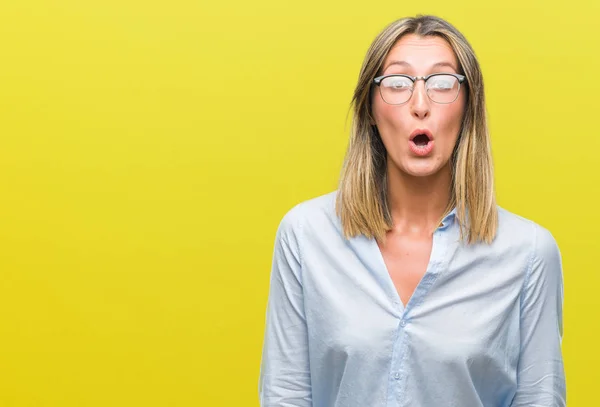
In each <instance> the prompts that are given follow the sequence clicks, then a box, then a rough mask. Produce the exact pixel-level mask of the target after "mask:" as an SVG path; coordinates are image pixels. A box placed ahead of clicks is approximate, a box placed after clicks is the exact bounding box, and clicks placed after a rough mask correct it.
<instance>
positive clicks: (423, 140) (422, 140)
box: [413, 134, 430, 147]
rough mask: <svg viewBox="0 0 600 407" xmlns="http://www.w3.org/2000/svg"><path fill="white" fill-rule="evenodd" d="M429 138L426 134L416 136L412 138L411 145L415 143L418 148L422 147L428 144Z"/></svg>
mask: <svg viewBox="0 0 600 407" xmlns="http://www.w3.org/2000/svg"><path fill="white" fill-rule="evenodd" d="M429 141H430V140H429V137H428V136H427V134H418V135H416V136H415V137H414V138H413V143H415V144H416V145H417V146H419V147H424V146H426V145H427V144H429Z"/></svg>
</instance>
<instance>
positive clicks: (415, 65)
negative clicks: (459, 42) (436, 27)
mask: <svg viewBox="0 0 600 407" xmlns="http://www.w3.org/2000/svg"><path fill="white" fill-rule="evenodd" d="M397 62H401V63H402V64H397ZM440 63H448V64H450V65H451V66H452V67H453V68H454V70H455V71H457V70H458V60H457V58H456V55H455V54H454V51H453V50H452V47H451V46H450V44H449V43H448V42H447V41H446V40H445V39H443V38H441V37H435V36H427V37H421V36H418V35H415V34H407V35H405V36H403V37H402V38H400V39H399V40H398V41H396V43H395V44H394V45H393V46H392V48H391V49H390V51H389V52H388V54H387V56H386V58H385V60H384V63H383V69H384V71H385V70H387V68H388V67H392V66H394V67H403V66H404V67H406V68H412V69H413V70H415V71H420V72H422V71H427V70H428V69H430V68H431V67H432V66H433V65H434V64H438V66H439V64H440Z"/></svg>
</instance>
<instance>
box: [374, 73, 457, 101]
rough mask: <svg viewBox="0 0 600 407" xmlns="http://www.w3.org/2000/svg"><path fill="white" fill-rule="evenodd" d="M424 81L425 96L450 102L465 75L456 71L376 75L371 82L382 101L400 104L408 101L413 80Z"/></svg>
mask: <svg viewBox="0 0 600 407" xmlns="http://www.w3.org/2000/svg"><path fill="white" fill-rule="evenodd" d="M419 79H423V80H424V81H425V89H426V91H427V96H429V99H431V100H432V101H433V102H435V103H443V104H447V103H452V102H454V101H455V100H456V98H458V92H459V90H460V84H461V83H463V82H464V81H465V79H466V78H465V76H463V75H459V74H456V73H433V74H431V75H427V76H410V75H402V74H391V75H384V76H378V77H377V78H375V79H373V83H374V84H375V85H377V86H379V93H380V94H381V98H382V99H383V100H384V102H386V103H388V104H390V105H401V104H403V103H406V102H408V100H409V99H410V98H411V96H412V94H413V91H414V89H415V82H416V81H418V80H419Z"/></svg>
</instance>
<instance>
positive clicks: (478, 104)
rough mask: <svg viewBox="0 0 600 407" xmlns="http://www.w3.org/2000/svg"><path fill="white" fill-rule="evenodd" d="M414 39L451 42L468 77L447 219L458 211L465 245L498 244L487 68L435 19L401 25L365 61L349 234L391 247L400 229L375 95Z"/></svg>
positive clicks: (346, 199)
mask: <svg viewBox="0 0 600 407" xmlns="http://www.w3.org/2000/svg"><path fill="white" fill-rule="evenodd" d="M406 34H416V35H419V36H423V37H425V36H437V37H441V38H443V39H445V40H446V41H447V42H448V43H449V45H450V46H451V47H452V49H453V50H454V53H455V54H456V56H457V59H458V62H459V66H460V71H461V72H460V73H462V74H464V75H465V76H466V78H467V80H466V91H467V101H466V105H465V112H464V115H463V121H462V124H461V130H460V133H459V137H458V140H457V142H456V146H455V148H454V151H453V153H452V157H451V158H450V165H451V171H452V193H451V199H450V201H449V202H448V205H447V207H446V210H445V211H444V215H443V216H442V217H441V218H440V221H441V220H442V219H443V218H444V217H445V216H446V215H447V214H448V213H450V211H452V209H453V208H456V219H457V220H458V221H459V225H460V238H461V240H465V241H466V242H467V243H469V244H470V243H474V242H477V241H484V242H486V243H491V242H492V240H493V239H494V237H495V235H496V231H497V227H498V226H497V223H498V211H497V207H496V198H495V191H494V170H493V162H492V153H491V145H490V144H491V143H490V136H489V131H488V124H487V114H486V106H485V95H484V89H483V77H482V74H481V68H480V66H479V62H478V61H477V58H476V56H475V52H474V51H473V49H472V48H471V45H470V44H469V43H468V42H467V40H466V38H465V37H464V36H463V35H462V34H461V33H460V32H459V31H458V30H457V29H456V28H455V27H453V26H452V25H451V24H450V23H448V22H447V21H445V20H443V19H441V18H439V17H435V16H430V15H425V16H423V15H418V16H416V17H411V18H402V19H400V20H397V21H394V22H393V23H391V24H390V25H388V26H387V27H386V28H385V29H384V30H383V31H382V32H381V33H380V34H379V35H378V36H377V37H376V38H375V40H374V41H373V43H372V44H371V46H370V48H369V50H368V51H367V54H366V56H365V59H364V62H363V65H362V68H361V70H360V75H359V78H358V83H357V85H356V89H355V90H354V96H353V98H352V109H353V118H352V129H351V136H350V143H349V146H348V150H347V152H346V157H345V160H344V165H343V169H342V173H341V178H340V185H339V188H338V191H337V199H336V212H337V214H338V216H339V217H340V220H341V224H342V228H343V232H344V235H345V237H346V238H349V237H353V236H357V235H360V234H363V235H365V236H367V237H369V238H372V237H374V238H376V239H377V240H380V241H385V236H386V231H388V230H390V229H391V228H392V217H391V213H390V208H389V206H388V199H387V167H386V165H387V152H386V149H385V147H384V145H383V142H382V141H381V138H380V136H379V133H378V132H377V128H376V127H375V125H374V124H373V123H374V118H373V116H372V106H371V92H372V89H373V85H372V83H373V78H374V77H376V76H377V75H378V73H379V71H380V69H381V67H382V65H383V62H384V60H385V58H386V56H387V54H388V52H389V51H390V49H391V48H392V46H393V45H394V44H395V43H396V41H398V40H399V39H400V38H401V37H402V36H404V35H406Z"/></svg>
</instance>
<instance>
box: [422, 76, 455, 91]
mask: <svg viewBox="0 0 600 407" xmlns="http://www.w3.org/2000/svg"><path fill="white" fill-rule="evenodd" d="M456 82H457V81H456V78H455V77H454V76H451V75H439V76H433V77H431V78H430V79H429V80H428V81H427V87H428V88H429V89H431V90H438V91H444V90H451V89H453V88H454V86H455V85H456Z"/></svg>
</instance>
